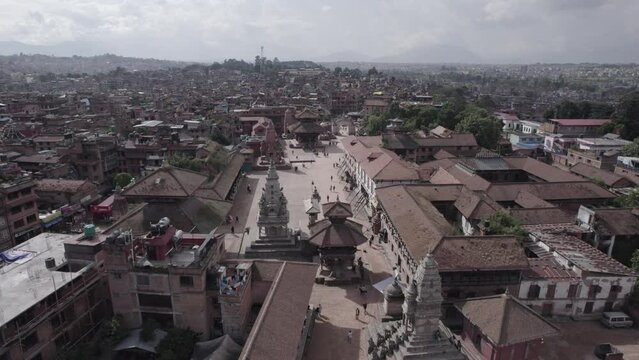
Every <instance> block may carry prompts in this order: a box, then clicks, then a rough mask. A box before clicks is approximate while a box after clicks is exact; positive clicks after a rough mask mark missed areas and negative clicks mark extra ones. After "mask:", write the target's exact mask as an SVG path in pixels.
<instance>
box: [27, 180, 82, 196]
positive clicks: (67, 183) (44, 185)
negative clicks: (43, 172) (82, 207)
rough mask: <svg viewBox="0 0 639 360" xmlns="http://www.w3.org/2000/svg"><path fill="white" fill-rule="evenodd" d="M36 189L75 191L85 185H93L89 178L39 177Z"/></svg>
mask: <svg viewBox="0 0 639 360" xmlns="http://www.w3.org/2000/svg"><path fill="white" fill-rule="evenodd" d="M37 183H38V186H37V188H36V191H53V192H64V193H69V192H71V193H75V192H78V191H80V190H81V188H83V187H85V186H89V187H90V186H93V184H91V183H90V182H89V180H65V179H41V180H38V181H37Z"/></svg>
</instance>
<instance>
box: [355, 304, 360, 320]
mask: <svg viewBox="0 0 639 360" xmlns="http://www.w3.org/2000/svg"><path fill="white" fill-rule="evenodd" d="M355 319H359V307H356V308H355Z"/></svg>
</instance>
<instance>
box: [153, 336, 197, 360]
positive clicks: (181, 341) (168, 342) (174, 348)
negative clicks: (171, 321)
mask: <svg viewBox="0 0 639 360" xmlns="http://www.w3.org/2000/svg"><path fill="white" fill-rule="evenodd" d="M197 339H198V334H197V333H196V332H194V331H193V330H191V329H180V328H172V329H170V330H169V331H168V332H167V334H166V336H165V337H164V338H163V339H162V341H160V343H159V344H158V346H157V347H156V348H155V350H156V351H157V355H158V357H157V358H158V360H189V359H190V358H191V354H192V353H193V347H194V346H195V343H196V342H197Z"/></svg>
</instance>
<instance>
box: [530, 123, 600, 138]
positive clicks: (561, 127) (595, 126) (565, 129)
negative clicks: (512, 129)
mask: <svg viewBox="0 0 639 360" xmlns="http://www.w3.org/2000/svg"><path fill="white" fill-rule="evenodd" d="M609 122H610V119H548V121H547V122H545V123H543V124H542V125H541V127H540V128H539V131H540V132H543V133H545V134H563V135H564V136H569V137H583V136H593V135H597V132H598V130H599V127H601V126H602V125H604V124H607V123H609Z"/></svg>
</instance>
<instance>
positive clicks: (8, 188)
mask: <svg viewBox="0 0 639 360" xmlns="http://www.w3.org/2000/svg"><path fill="white" fill-rule="evenodd" d="M35 188H36V182H35V180H33V179H32V178H31V176H30V175H19V176H16V177H14V178H12V179H10V180H7V181H4V182H2V183H1V184H0V249H6V248H9V247H12V246H14V245H16V244H19V243H21V242H23V241H25V240H26V239H29V238H31V237H33V236H34V235H36V234H38V233H39V232H40V220H39V219H38V206H37V204H36V201H37V196H36V194H35Z"/></svg>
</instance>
